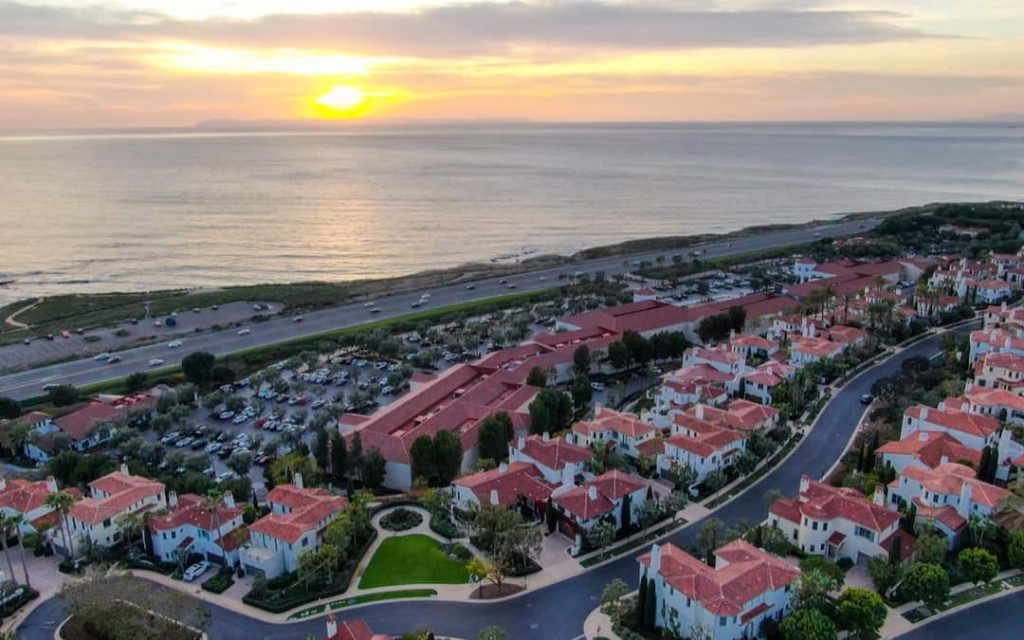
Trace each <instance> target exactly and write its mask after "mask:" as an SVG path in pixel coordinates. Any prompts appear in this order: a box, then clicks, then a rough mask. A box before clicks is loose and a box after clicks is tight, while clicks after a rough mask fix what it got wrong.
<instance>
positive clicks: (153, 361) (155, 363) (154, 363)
mask: <svg viewBox="0 0 1024 640" xmlns="http://www.w3.org/2000/svg"><path fill="white" fill-rule="evenodd" d="M163 363H164V361H163V360H161V359H160V358H151V359H150V360H149V362H147V363H146V364H147V365H149V366H151V367H159V366H160V365H162V364H163Z"/></svg>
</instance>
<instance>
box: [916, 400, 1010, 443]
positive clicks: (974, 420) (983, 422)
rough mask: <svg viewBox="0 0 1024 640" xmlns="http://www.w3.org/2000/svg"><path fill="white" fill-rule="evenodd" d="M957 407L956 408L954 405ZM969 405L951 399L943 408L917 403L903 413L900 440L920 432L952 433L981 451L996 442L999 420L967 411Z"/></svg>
mask: <svg viewBox="0 0 1024 640" xmlns="http://www.w3.org/2000/svg"><path fill="white" fill-rule="evenodd" d="M954 407H955V408H954ZM966 408H967V406H966V405H965V404H961V403H957V402H956V401H955V400H949V399H947V400H946V401H944V402H943V403H941V404H940V405H939V408H937V409H936V408H934V407H928V406H925V405H923V404H918V405H914V406H912V407H909V408H907V410H906V411H904V412H903V425H902V426H901V427H900V440H903V439H905V438H906V437H907V436H909V435H910V434H912V433H916V432H918V431H935V432H943V433H948V434H949V435H951V436H953V437H954V438H956V439H957V441H959V442H960V443H961V444H963V445H964V446H967V447H970V448H971V449H977V450H979V451H980V450H981V449H984V448H985V446H987V445H991V444H994V443H995V441H996V435H997V432H998V431H999V421H998V420H996V419H993V418H990V417H987V416H984V415H979V414H977V413H974V412H969V411H965V410H964V409H966Z"/></svg>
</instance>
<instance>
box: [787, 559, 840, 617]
mask: <svg viewBox="0 0 1024 640" xmlns="http://www.w3.org/2000/svg"><path fill="white" fill-rule="evenodd" d="M845 578H846V576H845V574H844V573H843V570H842V569H840V568H839V567H838V566H837V565H836V563H834V562H832V561H831V560H829V559H828V558H824V557H822V556H809V557H807V558H805V559H803V560H801V561H800V582H799V584H798V586H797V594H796V599H797V602H798V603H799V604H798V606H799V607H810V608H814V609H824V608H825V607H826V606H827V605H828V604H829V599H828V594H829V592H832V591H837V590H839V588H840V587H842V586H843V581H844V580H845Z"/></svg>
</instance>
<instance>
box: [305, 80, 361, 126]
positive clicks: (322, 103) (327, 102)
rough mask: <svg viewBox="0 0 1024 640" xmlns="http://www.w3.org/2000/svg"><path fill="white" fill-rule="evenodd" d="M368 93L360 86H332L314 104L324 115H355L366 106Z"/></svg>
mask: <svg viewBox="0 0 1024 640" xmlns="http://www.w3.org/2000/svg"><path fill="white" fill-rule="evenodd" d="M366 103H367V100H366V94H365V93H364V92H363V90H362V89H359V88H358V87H348V86H337V87H331V88H330V89H329V90H328V91H327V92H326V93H324V94H322V95H320V96H319V97H317V98H316V99H315V100H313V104H314V105H315V106H316V107H317V108H318V111H319V112H320V114H321V115H322V116H323V117H335V118H344V117H354V116H357V115H359V113H360V112H361V111H362V110H363V108H364V107H365V106H366Z"/></svg>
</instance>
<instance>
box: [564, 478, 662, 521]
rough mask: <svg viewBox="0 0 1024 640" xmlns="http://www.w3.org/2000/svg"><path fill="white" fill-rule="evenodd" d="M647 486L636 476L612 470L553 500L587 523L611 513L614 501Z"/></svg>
mask: <svg viewBox="0 0 1024 640" xmlns="http://www.w3.org/2000/svg"><path fill="white" fill-rule="evenodd" d="M649 486H650V485H648V484H647V482H645V481H644V480H643V479H641V478H639V477H637V476H634V475H630V474H628V473H624V472H622V471H619V470H613V471H608V472H605V473H603V474H601V475H599V476H597V477H596V478H591V479H590V480H588V481H587V482H585V483H583V484H582V485H580V486H578V487H576V488H575V489H572V490H570V491H566V492H565V493H562V494H559V495H557V496H555V497H554V499H555V502H557V503H558V504H559V506H561V507H562V508H563V509H565V510H566V511H568V512H569V513H571V514H572V515H574V516H576V517H577V518H578V519H579V520H580V521H587V520H591V519H593V518H596V517H598V516H600V515H602V514H605V513H607V512H609V511H611V510H612V509H613V508H614V506H615V505H614V501H616V500H618V499H620V498H622V497H623V496H625V495H626V494H629V493H634V492H636V491H640V490H641V489H645V488H647V487H649ZM591 487H593V488H594V489H595V490H596V492H595V493H596V495H594V496H591V495H590V488H591Z"/></svg>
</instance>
